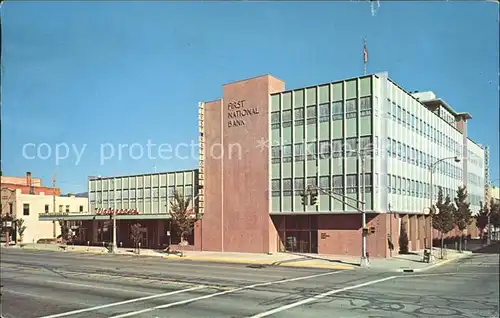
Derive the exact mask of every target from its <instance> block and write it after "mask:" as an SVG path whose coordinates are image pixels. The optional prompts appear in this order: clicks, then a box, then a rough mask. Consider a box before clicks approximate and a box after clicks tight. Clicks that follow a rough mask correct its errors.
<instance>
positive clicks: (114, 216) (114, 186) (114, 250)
mask: <svg viewBox="0 0 500 318" xmlns="http://www.w3.org/2000/svg"><path fill="white" fill-rule="evenodd" d="M97 180H100V181H102V177H101V176H97ZM112 209H113V238H112V242H111V249H110V250H111V253H116V251H117V248H118V247H117V245H116V178H115V177H113V208H112Z"/></svg>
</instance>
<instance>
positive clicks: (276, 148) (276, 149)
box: [271, 146, 281, 158]
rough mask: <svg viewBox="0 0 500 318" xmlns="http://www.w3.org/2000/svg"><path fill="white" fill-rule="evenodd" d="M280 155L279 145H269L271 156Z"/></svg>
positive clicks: (277, 156)
mask: <svg viewBox="0 0 500 318" xmlns="http://www.w3.org/2000/svg"><path fill="white" fill-rule="evenodd" d="M280 157H281V147H280V146H272V147H271V158H280Z"/></svg>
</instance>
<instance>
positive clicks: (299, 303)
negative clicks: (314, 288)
mask: <svg viewBox="0 0 500 318" xmlns="http://www.w3.org/2000/svg"><path fill="white" fill-rule="evenodd" d="M397 277H398V276H390V277H386V278H382V279H377V280H371V281H369V282H366V283H362V284H358V285H353V286H349V287H344V288H340V289H334V290H331V291H329V292H326V293H323V294H319V295H316V296H314V297H310V298H306V299H303V300H300V301H297V302H294V303H291V304H288V305H285V306H281V307H278V308H275V309H272V310H268V311H265V312H262V313H260V314H257V315H254V316H252V317H250V318H263V317H268V316H271V315H273V314H276V313H278V312H282V311H285V310H288V309H292V308H295V307H299V306H302V305H305V304H308V303H311V302H313V301H317V300H319V299H322V298H325V297H328V296H330V295H334V294H338V293H341V292H345V291H348V290H351V289H357V288H361V287H365V286H369V285H373V284H377V283H381V282H385V281H387V280H391V279H394V278H397Z"/></svg>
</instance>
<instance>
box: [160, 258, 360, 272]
mask: <svg viewBox="0 0 500 318" xmlns="http://www.w3.org/2000/svg"><path fill="white" fill-rule="evenodd" d="M162 258H163V259H170V260H174V261H175V260H181V261H194V262H209V263H225V264H247V265H261V266H272V267H290V268H318V269H336V270H351V269H355V268H356V267H355V266H349V265H341V264H339V265H321V264H318V265H311V264H301V262H289V263H283V264H274V263H275V262H272V263H271V262H265V261H254V260H239V259H234V258H223V257H217V258H215V257H214V258H205V257H196V256H194V257H193V256H185V257H178V258H172V257H169V256H162Z"/></svg>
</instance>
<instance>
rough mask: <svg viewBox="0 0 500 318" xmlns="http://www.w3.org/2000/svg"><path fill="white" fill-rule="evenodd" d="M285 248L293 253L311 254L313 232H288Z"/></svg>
mask: <svg viewBox="0 0 500 318" xmlns="http://www.w3.org/2000/svg"><path fill="white" fill-rule="evenodd" d="M316 245H317V244H316ZM285 248H286V251H287V252H292V253H311V252H312V250H311V231H286V244H285Z"/></svg>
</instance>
